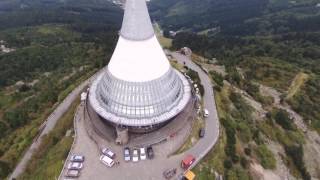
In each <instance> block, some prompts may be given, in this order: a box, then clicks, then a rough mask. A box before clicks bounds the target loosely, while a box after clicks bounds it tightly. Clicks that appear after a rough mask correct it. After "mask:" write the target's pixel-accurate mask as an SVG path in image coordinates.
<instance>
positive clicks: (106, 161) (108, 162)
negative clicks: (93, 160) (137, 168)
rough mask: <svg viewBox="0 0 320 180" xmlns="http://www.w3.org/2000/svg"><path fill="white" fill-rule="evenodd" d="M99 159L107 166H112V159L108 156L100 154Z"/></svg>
mask: <svg viewBox="0 0 320 180" xmlns="http://www.w3.org/2000/svg"><path fill="white" fill-rule="evenodd" d="M100 161H101V162H102V163H103V164H105V165H106V166H108V167H112V166H113V165H114V161H113V160H112V159H111V158H110V157H108V156H105V155H101V156H100Z"/></svg>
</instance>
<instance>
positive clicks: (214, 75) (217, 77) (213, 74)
mask: <svg viewBox="0 0 320 180" xmlns="http://www.w3.org/2000/svg"><path fill="white" fill-rule="evenodd" d="M209 74H210V76H211V78H212V79H213V80H214V82H216V83H217V85H218V86H220V87H222V86H223V77H222V75H221V74H219V73H217V72H215V71H210V72H209Z"/></svg>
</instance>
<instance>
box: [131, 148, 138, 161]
mask: <svg viewBox="0 0 320 180" xmlns="http://www.w3.org/2000/svg"><path fill="white" fill-rule="evenodd" d="M132 161H133V162H138V161H139V153H138V149H134V150H133V153H132Z"/></svg>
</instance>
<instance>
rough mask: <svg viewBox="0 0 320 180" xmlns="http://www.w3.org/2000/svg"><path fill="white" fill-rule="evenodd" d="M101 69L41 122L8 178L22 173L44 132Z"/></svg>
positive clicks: (47, 131) (53, 125)
mask: <svg viewBox="0 0 320 180" xmlns="http://www.w3.org/2000/svg"><path fill="white" fill-rule="evenodd" d="M100 72H101V70H100V71H99V72H98V73H96V74H94V75H93V76H91V77H90V78H89V79H87V80H86V81H84V82H83V83H81V84H80V85H79V86H78V87H77V88H75V89H74V90H73V91H72V92H71V93H70V94H69V95H68V96H67V97H66V98H65V99H64V100H63V101H62V102H61V103H60V104H59V105H58V107H57V108H56V109H55V110H54V111H53V112H52V113H51V114H50V116H49V117H48V118H47V120H46V121H45V122H44V123H43V125H42V126H43V130H42V131H41V133H40V135H38V136H37V137H36V138H35V139H34V141H33V143H32V144H31V146H30V147H29V149H28V150H27V151H26V152H25V154H24V155H23V157H22V159H21V160H20V162H19V163H18V164H17V166H16V167H15V169H14V171H13V172H12V174H11V175H10V177H9V179H10V180H11V179H13V178H16V177H18V176H19V175H20V174H22V173H23V172H24V170H25V168H26V166H27V163H28V161H29V160H30V159H31V157H32V155H33V153H34V151H35V150H36V149H37V148H38V147H39V146H40V144H41V141H42V137H43V136H44V135H46V134H48V133H49V132H50V131H51V130H52V129H53V128H54V127H55V125H56V123H57V121H58V120H59V119H60V118H61V116H62V115H63V114H64V113H65V112H66V111H67V110H68V109H69V107H70V105H71V104H72V102H73V101H74V100H75V99H76V98H78V95H79V94H80V93H81V91H82V90H83V89H84V88H85V87H86V86H87V85H89V84H90V82H91V81H92V80H94V79H95V78H96V76H97V74H99V73H100Z"/></svg>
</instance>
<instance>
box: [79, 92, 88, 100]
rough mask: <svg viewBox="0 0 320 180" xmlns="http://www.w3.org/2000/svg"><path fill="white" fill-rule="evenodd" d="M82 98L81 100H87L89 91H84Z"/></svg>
mask: <svg viewBox="0 0 320 180" xmlns="http://www.w3.org/2000/svg"><path fill="white" fill-rule="evenodd" d="M80 99H81V101H85V100H86V99H87V93H86V92H82V93H81V98H80Z"/></svg>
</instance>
